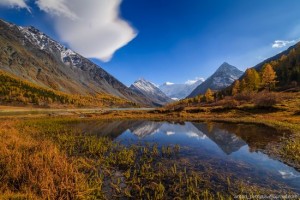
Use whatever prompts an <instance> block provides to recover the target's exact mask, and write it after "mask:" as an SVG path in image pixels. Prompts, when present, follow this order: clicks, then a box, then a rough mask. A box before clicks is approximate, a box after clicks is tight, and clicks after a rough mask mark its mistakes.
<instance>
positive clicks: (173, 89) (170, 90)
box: [159, 79, 204, 100]
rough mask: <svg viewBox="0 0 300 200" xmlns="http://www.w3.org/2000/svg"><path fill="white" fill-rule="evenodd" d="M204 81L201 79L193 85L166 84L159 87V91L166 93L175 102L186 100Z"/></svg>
mask: <svg viewBox="0 0 300 200" xmlns="http://www.w3.org/2000/svg"><path fill="white" fill-rule="evenodd" d="M203 81H204V79H199V80H197V81H196V82H192V83H179V84H178V83H169V82H166V83H164V84H162V85H160V86H159V89H160V90H161V91H162V92H164V93H165V94H166V95H167V96H168V97H170V98H172V99H173V100H177V99H184V98H185V97H187V96H188V95H189V94H191V92H192V91H193V90H194V89H195V88H196V87H198V86H199V85H200V84H201V83H202V82H203Z"/></svg>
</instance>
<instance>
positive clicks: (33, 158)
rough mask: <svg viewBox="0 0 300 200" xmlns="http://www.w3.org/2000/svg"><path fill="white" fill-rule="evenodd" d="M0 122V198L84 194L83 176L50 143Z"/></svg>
mask: <svg viewBox="0 0 300 200" xmlns="http://www.w3.org/2000/svg"><path fill="white" fill-rule="evenodd" d="M15 123H16V122H7V121H5V122H1V129H0V152H1V153H0V166H1V167H0V169H1V170H0V182H1V185H0V193H1V195H0V198H19V197H20V198H21V197H26V198H29V199H39V198H42V199H57V198H62V199H74V198H79V197H82V196H83V195H84V194H85V193H86V192H87V184H86V181H85V179H84V176H83V175H82V174H81V173H79V172H78V170H77V169H76V168H75V167H74V163H72V160H69V159H68V158H67V157H66V156H65V155H64V154H63V153H61V152H60V151H59V150H58V149H57V148H56V147H55V146H54V145H53V144H52V143H51V142H49V141H46V140H40V141H36V140H34V139H32V138H31V137H30V136H29V135H23V134H21V133H20V132H19V131H18V130H17V129H16V128H15V127H14V125H15Z"/></svg>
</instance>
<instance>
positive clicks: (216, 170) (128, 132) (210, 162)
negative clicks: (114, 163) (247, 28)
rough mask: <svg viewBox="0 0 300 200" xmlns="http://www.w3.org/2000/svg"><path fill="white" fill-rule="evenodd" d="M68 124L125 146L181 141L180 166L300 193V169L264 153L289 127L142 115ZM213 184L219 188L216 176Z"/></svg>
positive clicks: (160, 144)
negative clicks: (147, 118) (167, 119)
mask: <svg viewBox="0 0 300 200" xmlns="http://www.w3.org/2000/svg"><path fill="white" fill-rule="evenodd" d="M72 126H76V127H75V128H76V129H78V130H81V131H82V132H87V133H91V134H95V135H98V136H100V137H102V136H106V137H111V138H112V139H114V140H115V141H116V142H120V143H121V144H123V145H132V144H139V145H149V144H150V145H151V144H152V145H153V144H157V146H158V147H159V148H162V147H163V146H174V145H180V147H181V148H180V153H179V155H178V157H177V158H176V159H177V160H178V163H179V164H180V166H188V168H189V169H193V170H195V171H198V172H201V173H203V174H205V173H207V174H210V176H211V174H219V175H222V176H230V178H231V179H236V180H242V181H244V182H247V183H250V184H255V185H258V186H261V187H267V188H271V189H275V190H276V189H285V190H290V191H293V192H296V193H300V173H299V172H298V171H297V170H295V169H294V168H292V167H289V166H288V165H286V164H284V163H282V162H280V161H278V160H276V159H273V158H271V157H270V156H268V155H267V154H266V152H267V149H268V148H270V147H276V145H277V144H278V143H279V142H280V141H281V140H284V139H286V138H288V137H289V133H288V132H282V131H278V130H276V129H274V128H270V127H266V126H260V125H252V124H233V123H214V122H209V123H204V122H176V123H175V122H157V121H143V120H141V121H133V120H125V121H122V120H120V121H88V122H80V123H78V124H76V125H72ZM213 178H214V177H212V178H211V180H214V179H213ZM213 184H215V187H218V184H219V183H218V181H217V179H216V181H215V182H214V183H213Z"/></svg>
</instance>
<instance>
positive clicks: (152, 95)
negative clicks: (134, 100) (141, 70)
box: [130, 79, 172, 106]
mask: <svg viewBox="0 0 300 200" xmlns="http://www.w3.org/2000/svg"><path fill="white" fill-rule="evenodd" d="M130 89H131V90H133V91H135V92H137V93H139V94H140V95H143V96H144V97H145V98H147V99H150V100H151V102H152V103H153V104H154V105H157V106H160V105H164V104H166V103H168V102H171V101H172V99H171V98H169V97H168V96H167V95H166V94H165V93H163V92H162V91H161V90H160V89H159V88H158V87H157V86H155V85H154V84H153V83H151V82H149V81H146V80H145V79H139V80H137V81H135V82H134V83H133V84H132V85H131V86H130Z"/></svg>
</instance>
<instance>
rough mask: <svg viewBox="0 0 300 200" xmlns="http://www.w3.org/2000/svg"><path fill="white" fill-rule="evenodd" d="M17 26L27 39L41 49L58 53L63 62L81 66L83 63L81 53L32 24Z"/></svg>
mask: <svg viewBox="0 0 300 200" xmlns="http://www.w3.org/2000/svg"><path fill="white" fill-rule="evenodd" d="M17 28H18V29H19V30H20V31H21V32H22V33H23V35H24V36H25V38H26V39H27V41H29V42H30V43H32V44H33V45H35V46H37V47H38V48H39V49H41V50H45V51H48V52H50V53H56V54H58V55H59V56H60V58H61V61H62V62H63V63H65V64H68V65H70V64H71V65H72V66H75V67H80V65H81V64H82V59H81V56H80V55H79V54H77V53H76V52H74V51H72V50H71V49H69V48H67V47H65V46H63V45H61V44H60V43H58V42H57V41H55V40H53V39H51V38H50V37H48V36H47V35H46V34H45V33H43V32H41V31H39V30H38V29H36V28H34V27H32V26H29V27H22V26H18V27H17Z"/></svg>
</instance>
